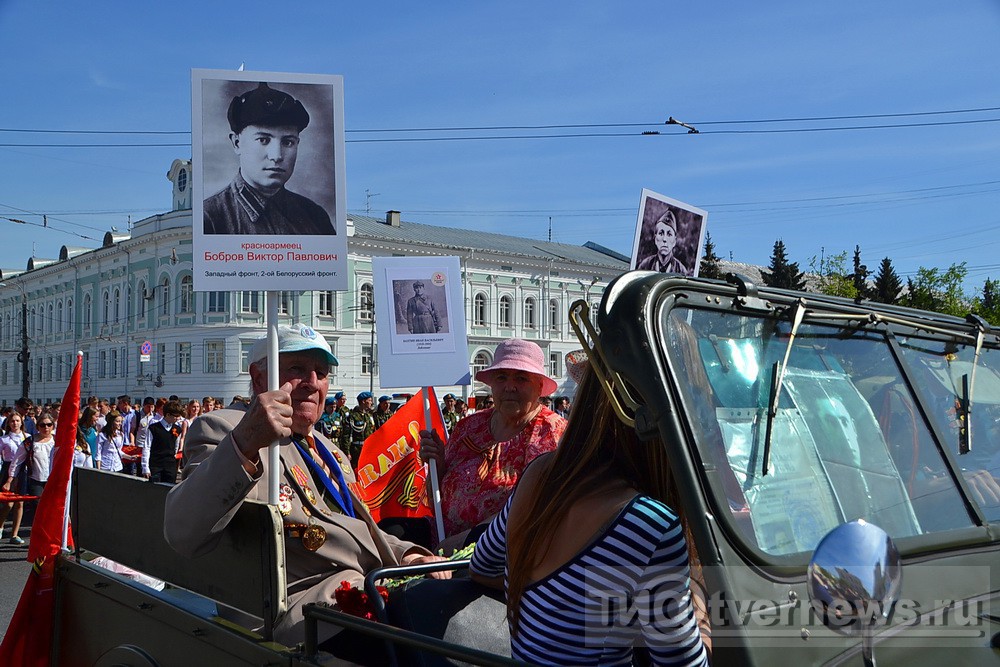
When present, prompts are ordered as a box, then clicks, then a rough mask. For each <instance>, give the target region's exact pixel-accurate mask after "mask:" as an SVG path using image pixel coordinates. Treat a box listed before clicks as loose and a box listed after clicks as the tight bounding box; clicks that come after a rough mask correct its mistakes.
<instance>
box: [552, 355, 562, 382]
mask: <svg viewBox="0 0 1000 667" xmlns="http://www.w3.org/2000/svg"><path fill="white" fill-rule="evenodd" d="M559 362H560V358H559V353H558V352H549V377H554V378H558V377H562V371H561V370H560V369H559Z"/></svg>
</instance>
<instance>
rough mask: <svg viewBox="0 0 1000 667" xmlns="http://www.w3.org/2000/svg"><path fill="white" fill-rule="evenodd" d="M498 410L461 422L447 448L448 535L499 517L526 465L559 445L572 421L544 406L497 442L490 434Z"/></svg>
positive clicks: (444, 500) (443, 485)
mask: <svg viewBox="0 0 1000 667" xmlns="http://www.w3.org/2000/svg"><path fill="white" fill-rule="evenodd" d="M492 416H493V409H492V408H491V409H489V410H480V411H478V412H475V413H474V414H472V415H469V416H468V417H466V418H465V419H463V420H461V421H460V422H458V424H457V425H456V426H455V429H454V430H453V431H452V433H451V437H450V438H449V439H448V445H447V446H446V447H445V448H444V460H445V464H446V472H445V474H444V478H443V479H442V480H441V506H442V510H443V513H444V527H445V533H446V534H448V535H454V534H455V533H459V532H462V531H463V530H468V529H469V528H472V527H473V526H475V525H476V524H479V523H482V522H483V521H486V520H488V519H490V518H491V517H493V516H494V515H496V514H498V513H499V512H500V510H502V509H503V506H504V504H505V503H506V502H507V498H508V497H509V496H510V494H511V493H512V492H513V490H514V485H515V484H517V480H518V478H519V477H520V476H521V472H523V471H524V469H525V467H527V465H528V464H529V463H531V461H532V459H534V458H535V457H536V456H538V455H539V454H544V453H545V452H551V451H552V450H554V449H555V448H556V445H558V444H559V440H560V439H561V438H562V434H563V431H565V430H566V420H565V419H563V418H562V417H560V416H559V415H557V414H556V413H555V412H553V411H552V410H549V409H548V408H545V407H543V408H542V409H541V411H539V413H538V414H537V415H536V416H535V418H534V419H533V420H531V422H530V423H529V424H527V425H526V426H525V427H524V429H522V430H521V432H520V433H518V434H517V435H515V436H514V437H513V438H511V439H510V440H507V441H505V442H495V441H494V440H493V436H492V434H491V433H490V418H491V417H492Z"/></svg>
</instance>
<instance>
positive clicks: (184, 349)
mask: <svg viewBox="0 0 1000 667" xmlns="http://www.w3.org/2000/svg"><path fill="white" fill-rule="evenodd" d="M177 372H178V373H180V374H182V375H190V373H191V343H177Z"/></svg>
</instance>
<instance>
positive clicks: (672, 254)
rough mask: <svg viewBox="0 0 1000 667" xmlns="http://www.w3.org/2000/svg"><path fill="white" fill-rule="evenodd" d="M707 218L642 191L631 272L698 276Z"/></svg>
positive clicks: (706, 215) (661, 196) (700, 211)
mask: <svg viewBox="0 0 1000 667" xmlns="http://www.w3.org/2000/svg"><path fill="white" fill-rule="evenodd" d="M707 217H708V214H707V213H706V212H705V211H703V210H701V209H698V208H695V207H693V206H689V205H688V204H684V203H683V202H679V201H676V200H673V199H670V198H668V197H664V196H663V195H659V194H656V193H655V192H652V191H650V190H645V189H644V190H643V191H642V200H641V202H640V207H639V218H638V222H637V224H636V232H635V244H634V247H633V250H632V265H631V268H632V269H637V270H640V271H657V272H659V273H678V274H681V275H685V276H696V275H698V268H699V266H698V265H699V264H700V260H701V247H702V238H703V236H704V233H705V221H706V219H707Z"/></svg>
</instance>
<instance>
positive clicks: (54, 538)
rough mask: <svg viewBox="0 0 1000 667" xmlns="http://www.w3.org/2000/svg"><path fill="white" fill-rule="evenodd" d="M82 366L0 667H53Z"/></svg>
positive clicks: (63, 417) (62, 418)
mask: <svg viewBox="0 0 1000 667" xmlns="http://www.w3.org/2000/svg"><path fill="white" fill-rule="evenodd" d="M80 363H81V356H80V355H77V357H76V367H75V368H74V369H73V375H72V376H70V379H69V386H68V387H67V388H66V393H65V395H63V402H62V406H61V407H60V408H59V422H58V428H57V429H56V443H55V449H54V451H53V455H52V467H51V470H50V472H49V480H48V482H46V483H45V490H44V491H43V492H42V496H41V498H40V499H39V501H38V508H37V510H36V511H35V520H34V523H33V524H32V526H31V544H30V545H29V546H28V560H29V561H32V562H33V563H34V565H33V567H32V568H31V572H30V573H29V574H28V581H27V582H26V583H25V584H24V590H23V591H22V592H21V599H20V600H19V601H18V603H17V608H16V609H15V610H14V615H13V616H12V617H11V619H10V625H8V626H7V632H6V634H5V635H4V638H3V643H0V665H24V666H26V667H31V666H34V665H39V666H42V665H48V664H49V650H50V648H49V647H50V644H51V641H52V625H53V621H54V618H55V596H54V591H53V588H52V584H53V582H52V576H53V573H54V571H55V557H56V554H58V553H59V551H60V550H61V549H62V547H63V521H64V517H65V516H66V509H67V507H68V504H69V498H68V495H69V494H68V491H69V478H70V475H71V474H72V473H73V453H74V450H75V448H76V425H77V420H78V418H79V416H80ZM68 539H69V544H67V546H69V547H72V546H73V538H72V536H70V537H69V538H68Z"/></svg>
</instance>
